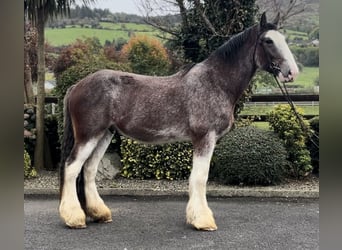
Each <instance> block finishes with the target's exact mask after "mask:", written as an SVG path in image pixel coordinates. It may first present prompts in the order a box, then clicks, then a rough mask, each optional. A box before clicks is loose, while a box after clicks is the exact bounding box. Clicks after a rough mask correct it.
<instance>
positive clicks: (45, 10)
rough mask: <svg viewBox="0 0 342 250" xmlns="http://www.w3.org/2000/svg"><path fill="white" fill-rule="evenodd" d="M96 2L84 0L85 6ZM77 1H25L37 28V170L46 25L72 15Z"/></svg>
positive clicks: (40, 152)
mask: <svg viewBox="0 0 342 250" xmlns="http://www.w3.org/2000/svg"><path fill="white" fill-rule="evenodd" d="M93 1H94V0H83V3H84V4H87V3H89V2H93ZM74 3H75V0H24V11H25V16H26V17H27V18H28V20H30V21H31V22H32V24H33V25H34V26H35V27H36V28H37V34H38V44H37V50H38V52H37V54H38V70H37V71H38V80H37V103H36V105H37V106H36V130H37V140H36V146H35V153H34V159H35V163H34V164H35V168H36V169H37V170H41V169H43V167H44V106H45V88H44V83H45V48H44V42H45V36H44V25H45V23H46V22H47V20H48V18H54V17H56V16H57V15H58V14H61V15H67V14H70V5H71V4H74Z"/></svg>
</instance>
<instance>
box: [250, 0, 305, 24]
mask: <svg viewBox="0 0 342 250" xmlns="http://www.w3.org/2000/svg"><path fill="white" fill-rule="evenodd" d="M256 2H257V4H258V6H259V8H260V12H264V11H266V12H268V13H273V14H274V16H275V15H276V14H277V13H280V20H279V26H280V27H282V26H283V25H284V24H285V23H286V22H287V21H288V20H290V18H291V17H293V16H295V15H298V14H300V13H302V12H304V11H305V7H306V4H305V0H290V1H283V0H256ZM269 18H271V16H269Z"/></svg>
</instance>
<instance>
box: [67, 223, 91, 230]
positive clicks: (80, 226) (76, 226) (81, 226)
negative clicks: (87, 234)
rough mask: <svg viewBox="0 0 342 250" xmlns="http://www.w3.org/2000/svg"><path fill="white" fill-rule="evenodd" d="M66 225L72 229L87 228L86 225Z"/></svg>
mask: <svg viewBox="0 0 342 250" xmlns="http://www.w3.org/2000/svg"><path fill="white" fill-rule="evenodd" d="M66 225H67V226H68V227H69V228H71V229H84V228H86V227H87V225H86V224H83V225H69V224H68V223H66Z"/></svg>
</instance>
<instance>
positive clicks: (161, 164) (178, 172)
mask: <svg viewBox="0 0 342 250" xmlns="http://www.w3.org/2000/svg"><path fill="white" fill-rule="evenodd" d="M121 155H122V160H121V161H122V165H123V167H122V170H121V175H122V176H124V177H126V178H137V179H151V178H155V179H158V180H159V179H168V180H181V179H187V178H188V177H189V175H190V172H191V167H192V147H191V144H190V143H173V144H164V145H145V144H140V143H138V142H136V141H133V140H131V139H127V138H124V137H123V138H122V140H121Z"/></svg>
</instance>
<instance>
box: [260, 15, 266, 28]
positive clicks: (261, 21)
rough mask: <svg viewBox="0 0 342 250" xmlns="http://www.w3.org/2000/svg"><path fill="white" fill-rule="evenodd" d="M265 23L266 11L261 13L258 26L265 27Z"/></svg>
mask: <svg viewBox="0 0 342 250" xmlns="http://www.w3.org/2000/svg"><path fill="white" fill-rule="evenodd" d="M266 24H267V17H266V11H265V12H263V13H262V15H261V19H260V27H265V26H266Z"/></svg>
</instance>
